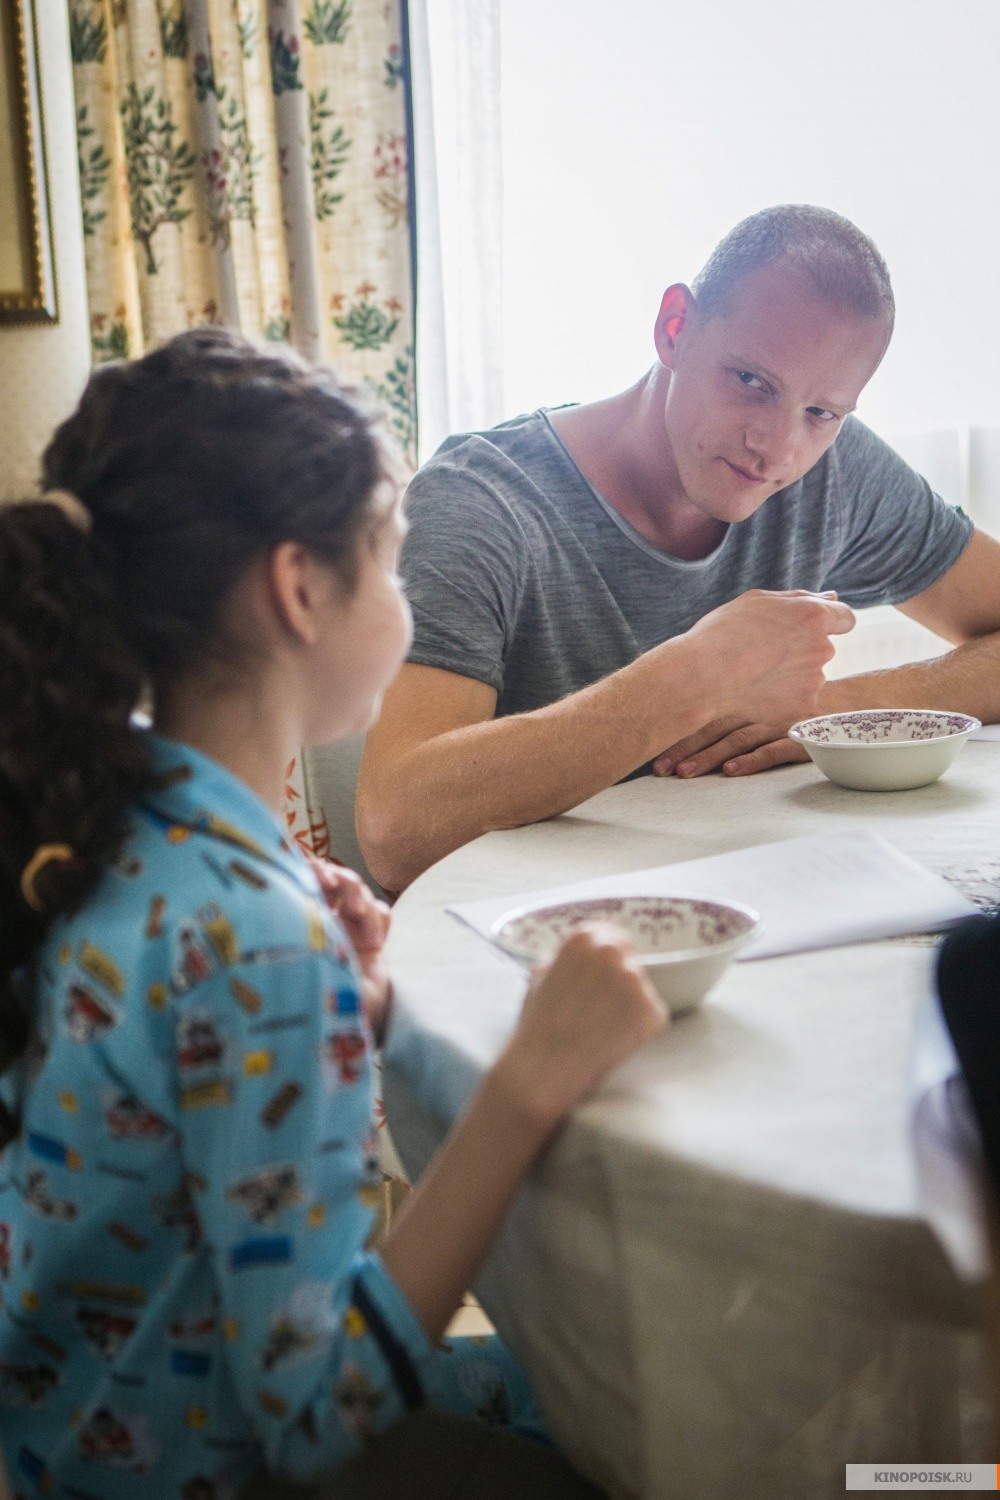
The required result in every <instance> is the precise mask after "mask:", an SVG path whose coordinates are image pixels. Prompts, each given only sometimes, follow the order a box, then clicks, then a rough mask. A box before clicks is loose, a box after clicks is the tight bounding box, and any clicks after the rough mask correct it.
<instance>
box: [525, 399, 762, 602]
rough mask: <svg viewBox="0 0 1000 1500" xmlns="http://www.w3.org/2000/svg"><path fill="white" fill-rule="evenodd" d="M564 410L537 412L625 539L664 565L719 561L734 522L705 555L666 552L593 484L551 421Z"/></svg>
mask: <svg viewBox="0 0 1000 1500" xmlns="http://www.w3.org/2000/svg"><path fill="white" fill-rule="evenodd" d="M567 404H568V405H573V404H574V403H573V402H569V403H567ZM563 410H565V408H564V407H545V406H540V407H539V408H538V410H537V412H536V413H535V415H536V416H537V417H540V418H541V421H542V425H543V427H544V429H545V431H546V432H548V434H549V436H550V437H551V439H552V441H553V442H554V443H555V445H556V447H557V448H558V449H559V452H560V453H561V454H562V456H563V458H564V459H565V460H566V462H567V463H568V464H569V465H570V467H571V468H572V470H573V472H574V474H576V476H577V477H578V479H579V480H580V483H581V484H582V485H583V486H584V488H585V489H586V490H587V492H588V494H589V495H591V497H592V498H593V499H594V500H596V501H597V504H598V505H599V506H600V507H601V510H602V511H603V512H604V514H605V515H606V516H607V517H608V519H609V520H610V521H612V522H613V523H614V525H615V526H617V527H618V530H619V531H620V532H621V533H622V535H623V536H624V537H625V538H626V540H628V541H630V542H631V543H632V544H633V546H635V547H638V549H639V551H640V552H644V553H645V554H646V556H647V557H650V558H652V559H653V561H654V562H656V563H659V564H660V566H661V567H665V568H679V569H680V570H682V571H684V572H698V571H699V569H702V568H708V567H711V566H712V565H713V564H714V563H717V562H718V561H719V559H720V558H721V556H722V554H723V551H724V550H725V547H726V544H727V542H728V541H729V538H730V535H731V534H732V530H733V526H732V523H731V522H730V523H729V524H728V525H727V526H726V530H725V534H724V535H723V538H722V541H721V542H720V543H719V545H718V546H717V547H713V549H712V551H711V552H709V553H708V555H707V556H706V557H693V558H686V557H674V556H673V554H672V553H670V552H664V551H662V549H661V548H659V547H654V546H653V543H652V542H651V541H649V539H648V538H647V537H644V536H643V534H642V532H641V531H637V530H636V528H635V527H634V526H633V525H632V524H631V522H629V521H626V519H625V517H624V516H623V515H622V513H621V511H619V510H616V508H615V507H614V506H613V505H612V504H611V501H610V500H606V499H605V498H604V496H603V495H602V494H601V492H600V490H598V489H595V487H594V485H592V484H591V482H590V480H589V479H588V478H587V476H586V474H585V473H584V472H583V470H582V469H581V468H580V466H579V464H578V463H577V461H576V459H575V458H574V457H573V455H572V453H570V451H569V449H568V448H567V447H566V444H565V443H564V442H563V440H562V438H561V437H560V436H559V434H558V432H557V431H556V429H555V427H554V426H553V425H552V419H551V417H550V416H549V412H550V411H563Z"/></svg>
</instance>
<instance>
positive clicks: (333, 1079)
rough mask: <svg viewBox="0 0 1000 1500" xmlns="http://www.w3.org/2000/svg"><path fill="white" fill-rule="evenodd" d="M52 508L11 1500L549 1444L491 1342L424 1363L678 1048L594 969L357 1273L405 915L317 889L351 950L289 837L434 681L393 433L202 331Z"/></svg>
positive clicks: (0, 850) (34, 710) (16, 1221)
mask: <svg viewBox="0 0 1000 1500" xmlns="http://www.w3.org/2000/svg"><path fill="white" fill-rule="evenodd" d="M43 475H44V482H45V487H46V493H45V494H44V495H43V497H42V499H41V500H40V501H32V502H27V503H24V504H21V505H18V506H15V507H12V508H9V509H7V510H5V511H3V512H2V514H0V1032H2V1040H3V1046H4V1049H5V1055H4V1058H3V1062H4V1064H5V1065H6V1068H7V1072H6V1076H5V1078H4V1080H3V1089H4V1095H3V1097H4V1106H5V1112H6V1120H7V1124H8V1133H9V1134H10V1136H11V1140H10V1144H9V1145H8V1146H7V1149H6V1153H5V1156H4V1181H3V1185H2V1188H0V1277H2V1291H3V1311H2V1313H0V1402H2V1405H3V1407H4V1408H5V1409H4V1410H3V1412H2V1416H0V1424H2V1437H3V1447H4V1451H5V1454H6V1461H7V1467H8V1472H9V1474H10V1476H11V1482H12V1484H13V1486H14V1487H15V1488H16V1489H17V1490H18V1491H19V1492H23V1493H28V1492H31V1493H36V1492H38V1493H42V1494H46V1495H55V1496H70V1495H72V1496H78V1497H79V1496H101V1497H106V1500H115V1497H118V1496H129V1497H130V1500H131V1497H135V1496H141V1495H148V1496H155V1497H161V1496H162V1497H166V1496H171V1497H174V1496H177V1497H182V1500H198V1497H201V1500H208V1497H216V1500H218V1497H223V1496H227V1497H228V1496H231V1495H232V1494H233V1493H234V1492H235V1490H236V1489H237V1488H238V1487H239V1486H240V1485H241V1484H243V1483H244V1481H246V1480H248V1479H249V1478H250V1477H251V1476H252V1475H253V1474H254V1473H255V1472H256V1471H258V1470H261V1469H262V1468H266V1469H267V1470H268V1471H269V1472H271V1473H272V1474H274V1475H279V1476H284V1477H287V1478H292V1479H297V1480H302V1481H309V1482H315V1481H318V1480H320V1479H321V1478H323V1477H324V1476H329V1475H331V1474H333V1473H334V1472H336V1471H337V1470H338V1469H339V1468H340V1467H341V1466H343V1465H344V1464H345V1463H346V1462H347V1461H348V1460H349V1459H350V1458H351V1455H352V1454H354V1453H355V1452H356V1451H357V1450H358V1448H359V1445H360V1442H361V1440H362V1439H364V1438H366V1437H368V1436H369V1435H371V1434H377V1433H379V1432H381V1431H383V1430H384V1429H386V1428H389V1427H390V1426H391V1425H392V1424H394V1423H395V1422H396V1421H397V1419H399V1418H400V1417H402V1416H403V1415H404V1413H406V1412H407V1411H410V1410H413V1409H416V1408H419V1407H422V1406H425V1405H430V1406H431V1407H433V1406H435V1405H439V1406H445V1407H448V1406H451V1407H453V1408H457V1409H461V1408H462V1406H463V1403H464V1408H465V1410H467V1411H477V1410H478V1411H480V1412H488V1413H490V1414H492V1415H503V1414H504V1413H510V1414H511V1415H512V1416H513V1418H514V1420H515V1422H516V1421H517V1420H518V1419H520V1420H521V1422H522V1425H530V1415H531V1402H530V1392H529V1391H528V1389H527V1385H526V1382H525V1380H524V1377H523V1376H522V1375H521V1374H520V1372H519V1371H518V1370H517V1368H516V1366H515V1365H514V1364H513V1362H512V1361H511V1360H510V1359H509V1357H508V1356H506V1354H505V1353H504V1351H503V1350H502V1348H501V1347H499V1346H498V1345H497V1344H496V1341H491V1342H490V1343H489V1344H486V1345H482V1346H478V1347H476V1348H475V1349H474V1351H473V1354H474V1358H473V1359H472V1360H471V1361H470V1360H469V1359H467V1358H465V1356H464V1355H463V1354H462V1352H461V1351H460V1350H458V1349H457V1348H456V1349H453V1350H452V1352H447V1351H445V1350H442V1349H441V1348H440V1347H438V1344H437V1341H438V1340H439V1339H440V1337H441V1335H442V1333H443V1331H444V1329H445V1328H446V1326H447V1324H448V1321H449V1319H450V1318H451V1316H452V1313H453V1312H454V1310H455V1308H456V1306H457V1305H458V1303H459V1301H460V1299H461V1297H462V1294H463V1293H464V1291H465V1289H466V1288H467V1287H468V1286H469V1285H470V1284H471V1282H472V1281H473V1279H474V1278H475V1275H476V1272H477V1270H478V1268H479V1266H480V1265H481V1263H482V1261H483V1258H484V1257H485V1255H486V1253H487V1252H488V1250H489V1248H490V1245H491V1243H492V1242H493V1240H494V1238H495V1237H496V1235H497V1233H498V1231H499V1229H500V1226H501V1224H502V1221H503V1218H504V1215H505V1213H506V1210H507V1208H508V1206H509V1204H510V1202H511V1200H512V1198H513V1196H514V1194H515V1193H516V1191H517V1188H518V1185H519V1183H520V1181H521V1179H522V1178H523V1176H524V1174H525V1172H526V1171H527V1170H528V1168H529V1167H530V1165H531V1163H532V1161H533V1159H534V1158H535V1156H536V1155H537V1153H538V1151H539V1150H540V1148H541V1147H542V1146H543V1144H544V1143H545V1141H546V1140H547V1139H548V1137H549V1136H550V1135H551V1133H552V1131H553V1130H554V1129H555V1127H556V1126H557V1125H558V1123H559V1121H560V1120H561V1119H562V1118H563V1117H564V1116H565V1115H566V1114H567V1112H568V1111H569V1110H571V1109H572V1108H573V1107H574V1105H575V1104H576V1103H577V1102H578V1101H579V1100H580V1099H581V1098H582V1097H583V1096H584V1095H586V1094H587V1093H588V1092H589V1091H590V1090H591V1089H592V1088H593V1087H594V1085H595V1084H596V1083H597V1082H598V1080H599V1079H600V1078H601V1077H602V1076H603V1075H604V1074H605V1073H606V1072H607V1071H608V1070H609V1069H610V1068H612V1067H613V1066H614V1065H615V1064H616V1063H618V1062H620V1061H621V1060H622V1059H623V1058H625V1057H626V1056H627V1055H628V1054H629V1053H630V1052H632V1051H633V1050H634V1049H635V1048H636V1047H637V1046H639V1045H641V1044H642V1043H643V1042H644V1041H645V1040H646V1039H647V1038H649V1037H651V1036H652V1035H653V1034H654V1033H656V1032H657V1031H658V1030H659V1029H660V1028H661V1027H662V1026H663V1025H664V1024H665V1015H664V1011H663V1008H662V1006H661V1005H660V1004H659V1002H658V1001H657V999H656V996H655V995H654V993H653V992H652V990H651V989H650V988H649V987H648V986H647V984H646V982H645V981H644V980H643V979H642V978H641V976H640V974H639V971H638V969H637V968H636V967H634V966H633V964H632V962H631V960H630V959H629V957H628V956H627V954H626V953H625V952H624V951H623V949H622V947H621V946H620V944H619V943H618V942H617V940H616V939H615V938H614V936H613V935H610V934H605V935H602V934H600V933H596V932H595V933H590V934H584V935H578V936H577V937H575V938H573V939H572V940H571V941H570V942H568V943H567V944H566V946H565V948H564V949H563V951H562V953H561V954H560V956H559V958H558V959H557V960H556V962H555V963H554V964H553V965H552V966H551V968H550V969H549V971H548V973H547V974H545V975H544V976H542V977H541V978H539V979H538V980H536V981H535V982H534V983H533V984H532V985H531V986H530V988H529V991H528V994H527V998H526V1001H525V1005H524V1011H523V1015H522V1017H521V1020H520V1023H519V1024H518V1026H517V1028H516V1030H515V1032H514V1034H513V1037H512V1038H511V1041H510V1043H509V1045H508V1046H507V1048H506V1050H505V1051H504V1053H503V1054H502V1056H501V1058H500V1059H499V1061H498V1062H497V1064H496V1066H495V1067H494V1068H493V1070H492V1072H491V1073H490V1074H489V1075H488V1077H487V1079H486V1081H485V1083H484V1084H483V1086H482V1088H481V1089H480V1091H479V1093H478V1094H477V1095H476V1097H475V1098H474V1099H473V1101H472V1103H471V1105H470V1107H469V1109H468V1112H467V1114H466V1116H465V1118H464V1119H463V1121H462V1122H461V1123H460V1125H459V1126H458V1127H457V1128H456V1130H455V1131H454V1133H453V1135H452V1137H451V1138H450V1140H449V1142H448V1143H447V1145H446V1147H445V1148H444V1150H443V1151H442V1153H441V1155H440V1157H439V1159H438V1161H437V1163H436V1164H435V1165H434V1166H433V1167H432V1169H431V1170H430V1171H429V1173H428V1174H427V1176H426V1179H425V1180H424V1182H423V1183H422V1184H421V1186H420V1188H419V1189H418V1190H417V1191H416V1192H415V1193H414V1194H413V1195H412V1199H411V1202H410V1204H409V1207H408V1208H407V1210H406V1211H405V1212H404V1213H403V1214H402V1215H401V1216H400V1217H399V1219H398V1220H397V1222H396V1224H395V1226H394V1228H393V1230H392V1233H391V1234H390V1236H389V1237H388V1239H387V1240H386V1241H385V1242H384V1244H383V1246H382V1248H381V1250H380V1252H379V1253H378V1254H373V1253H365V1252H364V1251H363V1246H364V1244H365V1241H366V1238H367V1236H368V1234H369V1231H370V1228H371V1224H372V1209H371V1199H372V1193H373V1189H374V1188H375V1185H376V1176H377V1174H376V1173H375V1168H374V1159H373V1155H372V1149H371V1129H372V1123H373V1118H372V1116H373V1100H372V1060H371V1049H372V1045H373V1033H374V1037H375V1038H376V1039H377V1037H378V1036H379V1035H380V1034H381V1032H382V1030H383V1028H384V1025H385V1020H386V1014H387V1009H388V1004H389V984H388V981H387V979H386V977H385V974H384V972H383V969H382V965H381V959H380V956H379V950H380V948H381V945H382V942H383V940H384V937H385V932H386V926H387V921H386V914H385V912H384V909H381V908H379V907H378V906H377V905H376V904H375V903H374V902H373V901H372V900H371V899H370V898H368V899H366V898H365V896H364V895H363V894H362V893H361V891H360V888H359V887H358V885H357V884H356V883H355V884H352V883H351V882H350V881H349V880H347V879H346V878H345V879H341V880H338V879H337V878H336V877H333V876H327V877H325V886H326V888H327V889H328V893H329V900H330V902H331V904H332V905H333V907H334V908H339V910H340V913H341V917H342V919H343V920H338V918H337V916H336V915H334V913H333V912H331V911H330V910H328V909H327V908H326V907H325V906H324V904H323V899H322V898H323V894H324V886H323V885H321V884H320V881H319V880H318V878H317V873H316V871H315V870H314V869H313V868H312V867H311V866H310V864H309V863H308V862H307V860H306V859H304V858H303V857H302V856H301V854H299V853H298V851H297V850H295V849H293V848H291V847H290V846H289V844H288V842H287V840H286V839H285V838H284V837H283V834H282V828H281V821H280V810H281V807H282V796H283V786H284V771H285V767H286V766H287V765H288V763H289V761H290V760H291V759H292V757H293V755H294V754H295V753H296V751H297V749H298V747H299V746H300V745H302V744H309V743H316V742H323V741H328V740H330V739H333V738H336V737H338V736H341V735H346V734H352V733H357V732H358V731H359V730H362V729H364V728H365V727H367V725H369V724H370V723H371V721H372V719H373V717H374V715H375V714H376V713H377V710H378V705H379V701H380V695H381V694H382V692H383V690H384V689H385V687H386V686H387V684H388V683H389V681H390V679H391V678H392V676H393V674H394V673H395V671H396V669H397V667H398V666H399V664H400V662H401V660H402V658H403V656H404V654H405V652H406V649H407V644H408V640H409V629H410V626H409V616H408V611H407V607H406V604H405V602H404V600H403V599H402V597H401V595H400V592H399V588H398V585H397V580H396V578H395V576H394V567H395V559H396V553H397V549H398V546H399V541H400V537H401V534H402V529H403V522H402V521H401V519H400V515H399V505H398V490H397V485H396V483H395V480H394V477H393V471H392V465H391V462H390V460H389V457H388V455H387V452H386V449H385V446H384V442H383V439H382V438H381V437H380V435H379V432H378V429H377V427H376V425H375V423H374V420H373V417H372V415H371V414H370V413H368V412H367V411H366V410H364V409H363V407H362V406H361V405H359V404H358V402H357V400H356V399H355V398H354V396H353V395H352V394H351V393H349V392H348V391H345V390H344V389H343V388H341V387H340V386H338V385H337V383H336V382H335V380H334V379H333V377H332V376H331V375H330V374H329V373H324V372H319V371H310V370H307V369H306V368H304V367H303V366H302V365H301V364H299V363H298V362H297V361H295V360H294V359H293V358H292V357H291V356H288V355H284V354H278V353H276V352H272V351H269V352H267V353H264V352H262V351H258V350H256V349H255V348H254V347H252V346H251V345H249V344H247V343H246V342H244V341H243V340H241V339H239V338H237V337H235V336H233V335H231V334H228V333H225V332H222V331H220V330H217V329H199V330H197V331H195V332H192V333H187V334H183V335H181V336H180V337H178V338H176V339H174V340H173V341H172V342H170V343H169V344H167V345H166V346H164V347H163V348H161V349H159V350H158V351H156V352H155V353H152V354H149V355H147V356H146V357H145V358H143V359H141V360H138V361H136V362H135V363H132V364H118V365H111V366H106V367H105V368H103V369H101V370H99V371H98V372H96V373H95V374H94V375H93V376H92V378H91V380H90V382H89V384H88V386H87V389H86V391H85V392H84V395H83V398H82V400H81V402H80V405H79V407H78V409H77V411H76V412H75V413H74V415H73V416H72V417H70V418H69V420H68V421H67V422H65V423H64V424H63V425H62V427H60V428H59V430H58V431H57V432H56V435H55V437H54V438H53V440H52V442H51V444H50V446H49V448H48V450H47V452H46V454H45V458H44V465H43ZM140 701H149V702H150V703H151V704H152V709H153V722H154V726H155V732H153V731H143V730H141V729H139V728H137V727H136V722H135V717H134V715H135V710H136V708H137V706H138V705H139V703H140ZM345 932H346V936H345ZM348 938H353V939H354V940H355V948H356V950H357V951H352V947H351V944H350V942H349V941H348ZM376 1447H377V1442H376ZM533 1451H537V1452H538V1453H540V1454H542V1453H543V1452H544V1450H542V1449H537V1450H533ZM498 1474H499V1475H500V1476H501V1478H502V1467H501V1469H497V1467H496V1466H495V1465H494V1466H492V1478H491V1479H490V1483H491V1484H494V1485H496V1484H498V1483H500V1479H498V1477H497V1476H498ZM475 1488H476V1487H475V1486H473V1489H475ZM521 1491H522V1493H523V1492H524V1487H523V1485H522V1486H521ZM397 1492H398V1493H403V1490H402V1489H399V1490H398V1491H397ZM433 1492H434V1493H442V1494H443V1493H446V1492H447V1490H446V1487H445V1486H444V1485H443V1484H442V1487H441V1488H440V1489H437V1490H435V1491H433ZM466 1492H469V1493H471V1492H472V1490H468V1491H466ZM476 1492H477V1493H479V1492H480V1491H478V1490H476ZM504 1492H505V1493H506V1491H504ZM331 1493H332V1491H331ZM352 1493H353V1491H352ZM423 1493H427V1494H429V1493H432V1491H431V1490H429V1489H424V1491H423ZM491 1493H499V1491H498V1490H494V1491H491ZM532 1493H542V1490H541V1489H535V1490H533V1491H532Z"/></svg>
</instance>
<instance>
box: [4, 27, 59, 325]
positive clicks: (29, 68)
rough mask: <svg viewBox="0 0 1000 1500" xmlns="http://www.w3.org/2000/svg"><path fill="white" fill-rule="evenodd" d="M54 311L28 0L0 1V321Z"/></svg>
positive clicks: (51, 317)
mask: <svg viewBox="0 0 1000 1500" xmlns="http://www.w3.org/2000/svg"><path fill="white" fill-rule="evenodd" d="M57 317H58V306H57V302H56V284H55V269H54V261H53V255H52V226H51V221H50V215H49V191H48V179H47V174H46V169H45V144H44V136H43V133H42V101H41V91H40V87H39V78H38V53H37V42H36V30H35V14H34V6H33V0H0V323H20V322H47V323H54V322H56V320H57Z"/></svg>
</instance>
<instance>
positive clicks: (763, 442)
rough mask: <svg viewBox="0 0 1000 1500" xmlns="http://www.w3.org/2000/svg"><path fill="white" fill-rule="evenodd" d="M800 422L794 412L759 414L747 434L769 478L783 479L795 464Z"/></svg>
mask: <svg viewBox="0 0 1000 1500" xmlns="http://www.w3.org/2000/svg"><path fill="white" fill-rule="evenodd" d="M796 436H797V424H796V420H795V416H794V414H793V413H791V412H780V411H771V412H768V413H766V414H765V413H763V412H761V413H759V414H758V416H757V418H756V419H755V420H754V421H753V422H752V423H750V424H748V426H747V429H746V432H745V433H744V441H745V443H746V445H747V449H748V451H749V452H750V453H752V454H753V456H754V458H755V460H756V461H757V466H758V467H759V468H760V469H761V470H762V471H763V472H764V473H765V474H766V475H767V476H768V478H769V479H777V478H780V477H781V475H783V474H785V473H789V472H790V471H791V470H792V468H794V465H795V443H796Z"/></svg>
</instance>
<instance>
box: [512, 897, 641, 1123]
mask: <svg viewBox="0 0 1000 1500" xmlns="http://www.w3.org/2000/svg"><path fill="white" fill-rule="evenodd" d="M668 1021H669V1012H668V1010H667V1007H666V1006H665V1005H664V1003H663V1001H662V1000H661V999H660V998H659V996H658V995H657V993H656V991H655V990H654V989H653V986H652V985H651V984H650V982H649V980H648V979H647V978H646V977H645V975H644V974H643V972H642V970H641V968H640V967H639V965H638V964H636V963H635V962H634V960H633V959H632V957H631V947H630V945H629V943H628V941H627V939H626V938H625V937H624V936H623V935H622V934H621V933H620V932H618V931H616V929H615V928H613V927H610V926H605V925H603V924H602V925H598V924H594V925H593V926H591V927H587V928H585V929H583V930H582V931H580V932H576V933H574V934H573V936H572V937H570V938H567V939H566V941H565V943H564V944H563V945H562V947H561V948H560V950H559V952H558V954H557V955H556V958H555V959H554V961H553V962H552V963H551V964H550V965H549V967H548V968H547V969H542V970H540V971H539V972H538V973H537V974H535V975H534V976H533V978H532V981H531V983H530V985H529V986H528V992H527V995H526V996H525V1001H524V1009H523V1011H522V1012H521V1019H520V1021H519V1023H518V1026H517V1030H516V1031H515V1032H514V1035H513V1037H512V1038H511V1040H510V1042H509V1043H508V1046H507V1048H506V1051H505V1052H504V1054H503V1056H502V1057H501V1059H500V1061H499V1063H498V1064H497V1066H498V1067H499V1068H502V1069H503V1070H504V1073H505V1076H506V1078H507V1081H508V1083H509V1084H511V1085H512V1086H513V1087H514V1089H515V1090H516V1093H517V1096H518V1098H519V1099H520V1101H521V1103H522V1104H523V1105H525V1106H526V1107H527V1108H528V1110H529V1112H530V1113H531V1115H532V1117H533V1118H534V1119H536V1120H539V1121H541V1122H542V1123H548V1124H555V1123H556V1121H558V1120H561V1119H562V1118H563V1116H564V1115H566V1114H568V1113H569V1111H570V1110H571V1109H573V1108H574V1106H575V1105H577V1104H578V1103H579V1102H580V1100H581V1099H583V1098H585V1097H586V1095H587V1094H589V1093H590V1092H591V1091H592V1090H593V1089H594V1088H595V1087H596V1085H597V1084H598V1083H599V1082H600V1081H601V1079H602V1078H603V1077H604V1076H605V1074H607V1073H610V1072H611V1070H612V1068H615V1067H617V1066H618V1064H619V1063H620V1062H624V1061H625V1059H626V1058H627V1057H629V1056H630V1055H631V1054H632V1053H633V1052H635V1051H637V1050H638V1048H639V1047H641V1046H642V1045H643V1044H644V1043H645V1042H648V1041H649V1040H650V1039H651V1038H652V1037H654V1036H656V1035H657V1033H658V1032H660V1031H662V1030H663V1028H664V1027H665V1026H666V1025H667V1022H668Z"/></svg>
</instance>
